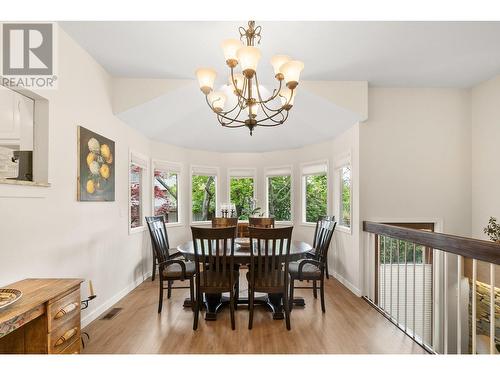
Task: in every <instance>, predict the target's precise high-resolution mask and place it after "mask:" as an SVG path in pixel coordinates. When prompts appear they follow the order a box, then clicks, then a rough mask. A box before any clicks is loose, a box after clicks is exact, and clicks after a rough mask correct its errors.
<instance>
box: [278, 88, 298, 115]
mask: <svg viewBox="0 0 500 375" xmlns="http://www.w3.org/2000/svg"><path fill="white" fill-rule="evenodd" d="M295 93H296V91H295V90H294V91H292V90H290V89H289V88H288V87H286V86H285V87H282V88H281V91H280V100H281V105H282V107H283V108H284V109H286V110H287V111H289V110H290V109H291V108H292V107H293V101H294V100H295Z"/></svg>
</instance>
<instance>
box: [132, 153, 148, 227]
mask: <svg viewBox="0 0 500 375" xmlns="http://www.w3.org/2000/svg"><path fill="white" fill-rule="evenodd" d="M128 155H129V157H128V233H129V235H130V234H134V233H141V232H144V231H145V230H146V220H145V219H144V217H143V216H144V213H145V212H147V209H146V202H147V193H146V192H147V191H148V185H147V180H148V170H149V158H148V157H147V156H146V155H144V154H141V153H140V152H137V151H134V150H129V154H128ZM136 160H137V161H136ZM132 165H136V166H138V167H141V168H142V173H141V187H142V189H141V190H140V205H141V215H140V217H141V225H140V226H138V227H135V228H132V227H131V225H130V222H131V220H132V213H131V209H132V197H131V195H130V185H131V182H132V179H131V178H130V167H131V166H132Z"/></svg>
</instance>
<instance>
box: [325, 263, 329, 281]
mask: <svg viewBox="0 0 500 375" xmlns="http://www.w3.org/2000/svg"><path fill="white" fill-rule="evenodd" d="M325 269H326V278H327V279H329V278H330V273H329V272H328V259H327V260H326V262H325Z"/></svg>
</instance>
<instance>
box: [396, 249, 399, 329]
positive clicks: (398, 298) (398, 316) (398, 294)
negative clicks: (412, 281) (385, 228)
mask: <svg viewBox="0 0 500 375" xmlns="http://www.w3.org/2000/svg"><path fill="white" fill-rule="evenodd" d="M399 245H400V242H399V240H397V242H396V246H397V247H398V248H397V251H398V277H397V283H398V290H397V294H398V303H397V308H398V311H397V312H396V314H397V318H396V319H397V322H398V326H399Z"/></svg>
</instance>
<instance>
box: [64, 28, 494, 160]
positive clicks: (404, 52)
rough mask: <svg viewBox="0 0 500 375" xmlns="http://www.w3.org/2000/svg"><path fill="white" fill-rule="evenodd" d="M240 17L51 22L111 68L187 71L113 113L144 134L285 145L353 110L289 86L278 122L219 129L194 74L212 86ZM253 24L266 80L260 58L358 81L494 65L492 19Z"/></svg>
mask: <svg viewBox="0 0 500 375" xmlns="http://www.w3.org/2000/svg"><path fill="white" fill-rule="evenodd" d="M245 24H246V22H179V21H176V22H136V21H133V22H84V21H82V22H62V23H61V26H62V27H63V29H65V31H66V32H67V33H69V34H70V35H71V36H72V37H73V38H74V39H75V40H76V41H77V42H78V43H79V44H80V45H81V46H82V47H84V48H85V49H86V50H87V51H88V52H89V53H90V54H91V55H92V56H93V57H94V58H95V59H96V60H97V61H98V62H99V63H100V64H101V65H102V66H103V67H104V68H105V69H106V70H107V71H108V72H109V73H110V74H111V75H113V76H116V77H129V78H177V79H192V80H193V82H192V84H187V85H185V86H181V87H179V88H177V89H175V90H173V91H170V92H168V93H167V94H165V95H163V96H161V97H158V98H156V99H154V100H152V101H150V102H147V103H145V104H143V105H140V106H137V107H135V108H132V109H130V110H128V111H126V112H123V113H121V114H119V117H120V118H122V119H123V120H124V121H125V122H126V123H128V124H129V125H131V126H132V127H134V128H136V129H138V130H139V131H141V132H142V133H144V134H145V135H147V136H148V137H150V138H151V139H153V140H157V141H162V142H166V143H170V144H175V145H179V146H183V147H189V148H195V149H205V150H214V151H224V152H236V151H239V152H261V151H270V150H277V149H287V148H295V147H300V146H304V145H307V144H313V143H317V142H320V141H324V140H327V139H331V138H333V137H335V136H336V135H338V134H340V133H341V132H343V131H344V130H345V129H347V128H348V127H349V126H351V125H352V124H353V123H355V122H357V121H358V120H359V118H357V116H356V115H355V114H353V113H350V112H348V111H346V110H344V109H342V108H340V107H338V106H336V105H334V104H333V103H332V102H330V101H327V100H326V99H324V98H321V97H318V96H316V95H315V94H313V93H312V92H308V91H307V90H305V89H304V87H300V86H299V91H298V94H297V98H296V100H295V106H294V108H293V110H292V112H291V113H290V118H289V120H288V121H287V122H286V123H285V125H284V126H282V127H276V128H269V129H264V128H258V129H257V130H256V131H255V133H254V136H253V137H250V136H249V135H248V131H247V130H245V129H234V130H232V129H223V128H221V127H220V126H218V123H217V121H216V119H215V117H214V115H213V114H212V113H211V112H210V110H209V109H208V108H207V106H206V103H205V100H204V98H203V95H202V94H201V93H200V91H199V89H198V87H197V84H196V82H195V80H194V71H195V70H196V68H198V67H200V66H211V67H214V68H215V69H216V70H217V71H218V73H219V76H218V78H217V82H216V83H217V85H218V86H220V85H222V84H223V83H225V81H226V80H227V76H228V69H227V67H226V65H225V63H224V57H223V54H222V50H221V48H220V43H221V41H222V40H224V39H227V38H236V37H238V32H237V29H238V27H239V26H243V25H245ZM257 24H258V25H259V24H260V25H262V41H261V44H260V46H259V48H260V49H261V51H262V59H261V62H260V65H259V69H258V71H259V79H260V81H261V83H263V84H264V85H266V87H269V88H272V87H273V86H272V85H273V84H274V82H273V76H274V74H273V72H272V68H271V66H270V63H269V60H270V59H271V57H272V55H274V54H288V55H291V56H292V57H294V58H296V59H299V60H302V61H304V63H305V69H304V71H303V74H302V77H301V78H302V79H304V80H353V81H368V82H369V83H370V85H372V86H374V85H375V86H399V87H470V86H472V85H474V84H476V83H478V82H481V81H483V80H486V79H488V78H490V77H492V76H494V75H496V74H499V73H500V48H499V47H500V45H499V40H500V22H288V21H287V22H257Z"/></svg>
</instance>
